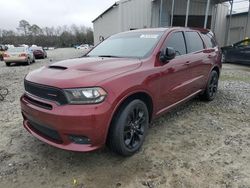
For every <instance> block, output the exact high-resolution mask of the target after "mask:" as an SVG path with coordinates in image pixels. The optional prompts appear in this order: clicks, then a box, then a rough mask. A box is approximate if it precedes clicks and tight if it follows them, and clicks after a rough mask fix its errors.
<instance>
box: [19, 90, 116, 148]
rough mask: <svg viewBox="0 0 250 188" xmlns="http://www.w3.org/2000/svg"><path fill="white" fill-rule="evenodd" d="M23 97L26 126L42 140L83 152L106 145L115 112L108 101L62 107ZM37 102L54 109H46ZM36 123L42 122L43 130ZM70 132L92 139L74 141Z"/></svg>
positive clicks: (24, 123) (59, 146)
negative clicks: (87, 141) (84, 141)
mask: <svg viewBox="0 0 250 188" xmlns="http://www.w3.org/2000/svg"><path fill="white" fill-rule="evenodd" d="M20 100H21V110H22V115H23V118H24V121H23V125H24V127H25V128H26V129H27V130H28V131H29V132H30V133H31V134H32V135H33V136H35V137H36V138H38V139H39V140H41V141H43V142H45V143H47V144H50V145H52V146H55V147H58V148H61V149H65V150H71V151H81V152H86V151H92V150H96V149H98V148H101V147H102V146H103V145H104V144H105V142H106V135H107V132H108V128H109V123H110V120H111V113H112V110H111V105H110V104H109V103H108V102H105V101H104V102H103V103H101V104H96V105H62V106H59V105H57V104H56V103H53V102H50V101H47V100H43V99H38V98H36V97H33V96H30V95H27V94H24V95H23V96H22V97H21V99H20ZM34 101H35V103H34ZM37 104H46V105H48V106H51V107H52V108H51V109H46V108H43V107H41V106H39V105H37ZM33 125H39V126H40V127H41V128H42V129H36V128H34V127H36V126H33ZM41 130H42V131H41ZM47 132H48V133H47ZM44 133H46V134H44ZM71 135H77V136H84V137H86V138H88V139H89V141H90V142H89V143H88V144H79V143H75V142H74V141H72V140H71V139H70V136H71Z"/></svg>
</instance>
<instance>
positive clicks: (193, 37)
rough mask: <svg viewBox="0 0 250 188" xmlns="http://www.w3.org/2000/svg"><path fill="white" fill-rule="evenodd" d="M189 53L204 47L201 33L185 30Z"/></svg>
mask: <svg viewBox="0 0 250 188" xmlns="http://www.w3.org/2000/svg"><path fill="white" fill-rule="evenodd" d="M185 36H186V40H187V50H188V53H191V52H197V51H200V50H203V49H204V45H203V42H202V40H201V37H200V35H199V34H198V33H197V32H194V31H188V32H185Z"/></svg>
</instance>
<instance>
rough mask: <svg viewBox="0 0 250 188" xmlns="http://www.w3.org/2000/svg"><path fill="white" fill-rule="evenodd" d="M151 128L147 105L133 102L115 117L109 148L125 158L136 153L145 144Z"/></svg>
mask: <svg viewBox="0 0 250 188" xmlns="http://www.w3.org/2000/svg"><path fill="white" fill-rule="evenodd" d="M148 126H149V113H148V109H147V106H146V104H145V103H144V102H143V101H141V100H139V99H136V100H133V101H131V102H130V103H129V104H127V105H124V106H122V107H121V109H120V110H119V112H118V113H117V114H116V116H115V117H114V120H113V122H112V124H111V127H110V131H109V135H108V146H109V147H110V149H111V150H112V151H114V152H115V153H118V154H120V155H123V156H131V155H133V154H134V153H136V152H137V151H138V150H139V149H140V147H141V146H142V144H143V141H144V138H145V135H146V132H147V129H148Z"/></svg>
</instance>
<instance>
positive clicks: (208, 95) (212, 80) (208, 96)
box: [201, 70, 219, 101]
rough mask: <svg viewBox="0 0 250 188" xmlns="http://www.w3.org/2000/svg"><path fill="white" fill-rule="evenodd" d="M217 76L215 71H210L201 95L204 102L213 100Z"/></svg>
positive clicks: (217, 80) (216, 87) (216, 88)
mask: <svg viewBox="0 0 250 188" xmlns="http://www.w3.org/2000/svg"><path fill="white" fill-rule="evenodd" d="M218 82H219V75H218V73H217V72H216V71H214V70H213V71H212V72H211V74H210V77H209V80H208V84H207V87H206V90H205V91H204V93H203V94H202V95H201V99H203V100H205V101H212V100H214V98H215V96H216V93H217V90H218Z"/></svg>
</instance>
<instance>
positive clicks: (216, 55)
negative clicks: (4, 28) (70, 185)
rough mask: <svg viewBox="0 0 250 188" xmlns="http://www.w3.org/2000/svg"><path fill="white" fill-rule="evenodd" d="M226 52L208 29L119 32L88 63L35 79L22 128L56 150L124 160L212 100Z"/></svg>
mask: <svg viewBox="0 0 250 188" xmlns="http://www.w3.org/2000/svg"><path fill="white" fill-rule="evenodd" d="M220 70H221V52H220V50H219V48H218V45H217V43H216V41H215V38H214V35H213V34H212V33H211V32H210V31H208V30H204V29H191V28H158V29H143V30H135V31H129V32H124V33H120V34H116V35H114V36H111V37H110V38H108V39H106V40H105V41H104V42H102V43H101V44H99V45H98V46H97V47H95V48H94V49H93V50H92V51H90V52H89V53H88V54H87V55H86V56H85V57H83V58H78V59H70V60H65V61H61V62H57V63H54V64H52V65H49V66H45V67H42V68H40V69H37V70H35V71H33V72H31V73H29V74H28V75H27V76H26V78H25V80H24V85H25V93H24V95H23V96H22V97H21V108H22V114H23V118H24V127H25V128H26V129H27V130H28V131H29V132H30V133H31V134H32V135H34V136H35V137H37V138H38V139H40V140H42V141H44V142H46V143H48V144H50V145H53V146H55V147H58V148H62V149H66V150H73V151H82V152H86V151H92V150H96V149H98V148H101V147H102V146H104V145H105V144H107V145H108V146H109V147H110V148H111V150H113V151H115V152H117V153H119V154H121V155H125V156H128V155H132V154H134V153H135V152H136V151H138V150H139V148H140V147H141V146H142V144H143V141H144V138H145V135H146V133H147V129H148V127H149V123H150V122H151V121H152V120H153V119H155V118H156V117H158V116H160V115H161V114H163V113H165V112H168V111H169V110H171V109H172V108H174V107H176V106H177V105H179V104H181V103H183V102H185V101H187V100H189V99H191V98H193V97H195V96H197V95H198V96H200V97H201V98H202V99H204V100H207V101H211V100H213V99H214V97H215V94H216V92H217V87H218V79H219V75H220Z"/></svg>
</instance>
